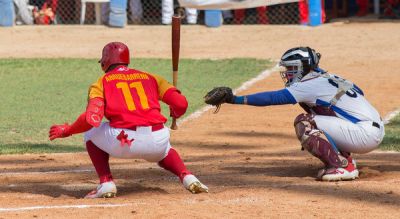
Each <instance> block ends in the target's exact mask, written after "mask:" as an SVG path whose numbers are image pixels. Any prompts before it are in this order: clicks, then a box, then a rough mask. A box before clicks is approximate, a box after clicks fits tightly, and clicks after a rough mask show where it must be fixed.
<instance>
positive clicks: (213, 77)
mask: <svg viewBox="0 0 400 219" xmlns="http://www.w3.org/2000/svg"><path fill="white" fill-rule="evenodd" d="M132 61H133V63H132V64H131V65H130V66H131V67H132V68H137V69H140V70H143V71H147V72H151V73H155V74H159V75H162V76H164V77H165V78H166V79H168V80H170V81H172V80H171V77H172V76H171V75H172V74H171V61H170V60H169V59H134V60H132ZM271 65H272V63H271V62H270V61H267V60H257V59H229V60H188V59H186V60H185V59H183V60H181V61H180V68H179V72H180V73H179V81H178V87H179V89H181V91H182V92H183V93H184V94H185V95H186V97H187V99H188V101H189V109H188V112H187V114H186V115H188V114H190V113H191V112H193V111H194V110H196V109H198V108H199V107H201V106H202V105H203V96H204V94H205V93H206V92H207V91H208V90H209V89H210V88H213V87H214V86H221V85H225V86H231V87H238V86H240V84H241V83H243V82H244V81H246V80H248V79H250V78H252V77H254V76H256V75H258V74H259V73H260V72H261V71H262V70H264V69H267V68H270V67H271ZM0 66H1V68H0V80H1V84H2V85H1V86H0V96H1V108H0V120H1V123H0V154H7V153H42V152H73V151H82V150H83V149H84V148H83V145H82V135H76V136H72V137H70V138H67V139H60V140H56V141H55V142H50V141H49V140H48V137H47V136H48V129H49V127H50V126H51V125H52V124H55V123H56V124H61V123H65V122H69V123H71V122H73V121H75V119H76V117H77V116H78V115H79V114H80V113H82V112H83V111H84V110H85V107H86V101H87V90H88V87H89V85H90V84H91V83H93V82H95V81H96V80H97V78H98V77H99V76H100V75H102V74H103V73H102V71H101V68H100V66H99V64H98V63H97V60H94V59H2V60H0ZM162 112H163V114H164V115H165V116H168V115H169V111H168V110H167V107H166V106H165V105H163V109H162Z"/></svg>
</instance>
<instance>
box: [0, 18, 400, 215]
mask: <svg viewBox="0 0 400 219" xmlns="http://www.w3.org/2000/svg"><path fill="white" fill-rule="evenodd" d="M170 31H171V30H170V27H169V26H128V27H126V28H124V29H113V28H107V27H100V26H98V27H97V26H48V27H44V26H42V27H39V26H35V27H33V26H32V27H29V26H26V27H21V26H18V27H14V28H1V29H0V36H1V37H0V58H7V57H8V58H10V57H11V58H13V57H15V58H16V57H18V58H32V57H35V58H37V57H74V58H98V57H99V56H100V53H101V49H102V47H103V46H104V45H105V44H106V43H108V42H109V41H122V42H125V43H127V44H128V46H129V47H130V48H131V50H132V56H133V57H158V58H170V54H171V50H170V49H171V48H170V47H171V45H170V41H171V40H170ZM399 42H400V23H390V22H387V23H331V24H326V25H323V26H320V27H316V28H310V27H305V26H223V27H221V28H217V29H212V28H206V27H203V26H183V27H182V35H181V57H183V58H215V59H218V58H232V57H254V58H261V59H267V58H271V59H272V60H278V59H279V58H280V56H281V54H282V53H283V52H284V51H285V50H287V49H288V48H291V47H294V46H299V45H309V46H311V47H313V48H315V49H316V50H317V51H319V52H320V53H321V54H322V59H321V62H320V65H321V66H322V67H323V68H324V69H326V70H328V71H329V72H333V73H336V74H339V75H341V76H343V77H345V78H347V79H350V80H352V81H354V82H356V83H357V84H358V85H359V86H360V87H362V88H363V90H364V92H365V94H366V97H367V98H368V99H369V100H370V101H371V103H372V104H373V105H374V106H376V108H377V109H378V110H379V112H380V113H381V115H382V116H385V115H387V114H388V113H389V112H391V111H394V110H396V109H398V107H399V106H400V94H399V93H400V92H399V87H400V74H399V72H398V71H399V69H400V62H399V60H400V52H399V51H400V43H399ZM185 73H186V72H181V73H180V74H185ZM188 73H189V72H188ZM205 76H206V77H209V78H210V80H211V79H212V75H205ZM1 83H6V82H4V81H1ZM282 87H283V83H282V81H281V79H280V77H279V74H277V73H276V72H275V73H273V74H272V75H271V76H269V77H267V78H265V79H264V80H262V81H259V82H257V83H256V84H254V85H253V86H251V87H250V88H249V89H248V90H246V91H244V92H242V93H241V94H246V93H253V92H259V91H265V90H272V89H280V88H282ZM2 95H5V94H2ZM301 112H302V111H301V109H300V107H298V106H273V107H250V106H232V105H229V106H228V105H227V106H225V105H224V106H223V107H222V108H221V110H220V112H219V113H218V114H213V113H212V111H208V112H206V113H205V114H203V115H202V116H201V117H199V118H197V119H194V120H190V121H187V122H185V123H183V124H182V125H181V126H180V127H179V130H178V131H173V132H172V140H171V141H172V145H173V146H174V147H175V148H176V149H177V150H178V151H179V152H180V153H181V155H182V157H183V158H184V160H185V162H186V164H187V166H188V167H189V169H190V170H191V171H193V173H195V174H196V175H197V176H198V177H199V179H201V180H202V181H203V182H204V183H205V184H207V185H208V186H209V188H210V193H209V194H199V195H192V194H190V193H189V192H187V191H186V190H184V189H183V187H182V186H181V184H180V183H179V182H178V179H177V178H175V177H174V176H172V174H170V173H168V172H166V171H164V170H162V169H160V168H159V167H158V166H157V165H156V164H152V163H147V162H144V161H140V160H121V159H111V168H112V171H113V174H114V177H115V179H116V183H117V186H118V189H119V194H118V197H117V198H115V199H97V200H85V199H82V198H81V197H82V196H84V195H85V194H86V193H87V192H89V191H90V190H91V189H93V188H94V187H95V186H96V184H97V176H96V173H95V172H94V171H93V167H92V165H91V163H90V160H89V157H88V156H87V154H86V153H76V154H34V155H3V156H0V168H1V174H0V218H33V217H38V218H132V217H138V218H161V217H164V218H183V217H187V218H222V217H225V218H400V210H399V206H400V186H399V185H400V153H394V152H393V153H391V152H380V151H376V152H373V153H369V154H365V155H354V157H355V159H356V160H357V161H358V166H359V169H360V172H361V173H360V179H358V180H355V181H348V182H331V183H326V182H319V181H316V180H315V176H316V173H317V171H318V170H319V168H321V167H322V164H321V163H320V162H319V161H318V160H317V159H316V158H314V157H312V156H311V155H310V154H308V153H307V152H304V151H300V145H299V143H298V141H297V139H296V138H295V133H294V130H293V124H292V123H293V119H294V118H295V116H296V115H298V114H299V113H301ZM46 137H47V136H43V138H46ZM48 171H53V172H48ZM64 171H65V172H64ZM99 204H114V205H116V206H107V205H103V206H98V205H99ZM78 205H79V206H81V207H83V206H82V205H94V206H93V207H89V208H78V207H74V206H78ZM117 205H120V206H119V207H118V206H117ZM35 206H36V207H39V208H38V209H34V208H33V209H32V208H31V209H29V210H28V209H25V210H24V209H18V208H24V207H35ZM45 206H47V207H48V208H47V209H46V208H43V207H45ZM57 206H58V207H57ZM60 206H64V207H60Z"/></svg>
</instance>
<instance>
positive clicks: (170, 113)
mask: <svg viewBox="0 0 400 219" xmlns="http://www.w3.org/2000/svg"><path fill="white" fill-rule="evenodd" d="M169 116H171V117H172V118H175V119H176V118H178V117H179V116H177V115H176V113H175V111H174V109H173V108H172V107H171V106H169Z"/></svg>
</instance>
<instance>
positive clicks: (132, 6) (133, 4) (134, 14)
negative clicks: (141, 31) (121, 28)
mask: <svg viewBox="0 0 400 219" xmlns="http://www.w3.org/2000/svg"><path fill="white" fill-rule="evenodd" d="M128 4H129V10H130V11H131V13H130V14H129V18H130V19H131V21H132V23H133V24H140V23H141V22H142V18H143V6H142V1H141V0H129V3H128Z"/></svg>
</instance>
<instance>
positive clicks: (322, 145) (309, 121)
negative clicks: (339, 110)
mask: <svg viewBox="0 0 400 219" xmlns="http://www.w3.org/2000/svg"><path fill="white" fill-rule="evenodd" d="M294 126H295V130H296V135H297V138H298V139H299V141H300V143H301V145H302V147H303V149H306V150H307V151H308V152H310V153H311V154H312V155H313V156H315V157H317V158H318V159H320V160H321V161H322V162H323V163H324V164H325V165H326V166H327V167H335V168H338V167H346V166H347V165H348V162H347V159H346V158H344V157H343V156H341V155H340V152H339V151H338V150H337V149H336V147H335V146H334V144H331V143H330V142H329V140H328V138H327V136H325V134H324V133H323V132H322V131H321V130H318V129H317V127H316V124H315V121H314V119H313V116H312V115H311V114H301V115H299V116H297V118H296V120H295V122H294Z"/></svg>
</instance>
